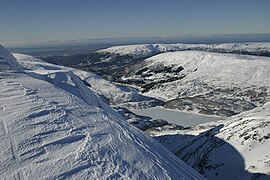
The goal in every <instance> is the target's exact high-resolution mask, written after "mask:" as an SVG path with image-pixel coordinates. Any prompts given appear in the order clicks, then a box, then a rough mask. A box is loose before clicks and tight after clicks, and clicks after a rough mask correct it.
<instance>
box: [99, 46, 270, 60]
mask: <svg viewBox="0 0 270 180" xmlns="http://www.w3.org/2000/svg"><path fill="white" fill-rule="evenodd" d="M186 50H201V51H212V52H229V53H239V54H241V53H244V54H253V55H264V56H270V43H227V44H139V45H125V46H114V47H110V48H107V49H102V50H99V51H97V52H98V53H101V54H102V53H103V54H105V53H110V54H117V55H121V56H125V55H130V56H134V57H147V56H151V55H154V54H159V53H164V52H170V51H186Z"/></svg>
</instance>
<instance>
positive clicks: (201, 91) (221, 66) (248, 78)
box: [123, 51, 270, 116]
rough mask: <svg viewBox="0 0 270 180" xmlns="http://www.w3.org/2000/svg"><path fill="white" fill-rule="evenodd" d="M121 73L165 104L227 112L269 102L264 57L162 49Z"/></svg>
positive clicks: (269, 61)
mask: <svg viewBox="0 0 270 180" xmlns="http://www.w3.org/2000/svg"><path fill="white" fill-rule="evenodd" d="M130 69H131V70H130V73H129V74H128V75H127V76H126V77H123V80H124V81H126V82H129V81H130V82H135V81H140V82H141V84H138V86H140V87H141V88H143V90H144V92H145V95H148V96H152V97H156V98H161V99H164V100H166V101H168V103H167V104H166V105H165V107H167V108H172V109H174V108H176V109H181V110H189V111H197V112H201V113H206V114H207V113H208V114H216V115H223V116H224V115H225V116H230V115H234V114H238V113H240V112H242V111H243V110H249V109H252V108H255V107H256V106H259V105H262V104H264V103H265V102H267V101H268V100H269V89H270V88H269V86H270V58H269V57H259V56H250V55H235V54H224V53H212V52H204V51H179V52H168V53H163V54H159V55H156V56H153V57H150V58H148V59H146V60H144V61H143V62H142V63H141V64H140V65H136V68H132V67H130Z"/></svg>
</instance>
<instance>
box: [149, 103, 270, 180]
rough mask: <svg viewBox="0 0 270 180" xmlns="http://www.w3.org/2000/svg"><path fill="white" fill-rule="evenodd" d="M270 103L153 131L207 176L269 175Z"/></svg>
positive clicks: (232, 177)
mask: <svg viewBox="0 0 270 180" xmlns="http://www.w3.org/2000/svg"><path fill="white" fill-rule="evenodd" d="M269 132H270V103H269V102H268V103H266V104H265V105H263V106H262V107H258V108H256V109H253V110H251V111H247V112H244V113H241V114H239V115H237V116H234V117H231V118H228V119H226V120H224V121H219V122H217V123H211V124H210V123H208V124H203V125H198V126H195V127H192V128H191V129H188V130H180V131H176V130H174V131H163V132H160V131H152V134H153V135H154V136H156V139H158V140H159V141H160V142H161V143H162V144H163V145H164V146H165V147H167V148H168V149H170V150H171V151H172V152H174V154H176V155H177V156H178V157H179V158H180V159H182V160H184V161H185V162H186V163H187V164H189V165H190V166H192V167H193V168H195V169H196V170H198V171H199V172H200V173H202V174H203V175H205V177H207V178H208V179H213V180H214V179H221V180H222V179H224V180H227V179H270V151H269V149H270V133H269Z"/></svg>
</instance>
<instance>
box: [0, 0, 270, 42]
mask: <svg viewBox="0 0 270 180" xmlns="http://www.w3.org/2000/svg"><path fill="white" fill-rule="evenodd" d="M269 7H270V0H1V2H0V23H1V26H0V42H1V43H4V44H5V43H12V42H31V41H52V40H72V39H92V38H108V37H113V38H114V37H150V36H174V35H200V34H246V33H270V23H269V22H270V10H269Z"/></svg>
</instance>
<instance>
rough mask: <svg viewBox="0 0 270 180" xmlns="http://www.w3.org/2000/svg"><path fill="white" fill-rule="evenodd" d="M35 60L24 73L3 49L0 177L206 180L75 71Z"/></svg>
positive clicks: (1, 59) (0, 53) (0, 93)
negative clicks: (135, 126) (123, 116)
mask: <svg viewBox="0 0 270 180" xmlns="http://www.w3.org/2000/svg"><path fill="white" fill-rule="evenodd" d="M17 58H18V59H23V58H24V59H27V58H28V60H29V56H22V55H21V56H20V57H18V56H17ZM30 59H31V61H30V60H29V61H28V64H31V63H32V64H33V65H32V66H31V67H37V66H36V65H37V64H39V66H40V67H39V68H37V69H35V70H32V69H31V68H29V69H25V72H22V68H21V67H20V66H19V65H18V62H17V61H16V59H15V58H14V57H13V56H12V55H11V54H10V53H9V52H7V51H6V50H5V49H4V48H3V47H2V46H0V62H1V63H0V84H1V86H0V108H1V109H0V113H1V120H0V141H1V143H0V174H1V178H4V179H204V178H203V177H202V176H201V175H200V174H199V173H197V172H196V171H195V170H193V169H191V168H190V167H189V166H187V165H186V164H185V163H183V162H182V161H181V160H179V159H178V158H176V157H175V156H174V155H173V154H172V153H170V152H169V151H168V150H166V149H165V148H164V147H162V146H161V145H160V144H159V143H157V142H156V141H155V140H153V139H151V138H150V137H148V136H146V135H145V134H143V133H142V132H141V131H139V130H138V129H136V128H134V127H132V126H130V125H128V124H127V123H126V122H125V121H124V120H123V118H122V117H121V116H120V115H119V114H118V113H117V112H115V111H114V110H113V109H111V108H110V107H109V105H108V104H107V103H105V102H104V101H103V100H102V99H101V98H100V97H99V96H98V95H97V94H96V93H95V92H94V91H93V90H92V89H91V88H89V87H87V86H86V85H85V83H84V82H83V81H82V80H81V79H80V78H79V77H78V76H77V75H76V72H73V71H71V70H70V69H62V68H59V69H57V67H54V68H53V69H52V68H51V67H50V66H47V64H45V63H44V64H42V63H41V62H40V61H36V59H34V58H30ZM41 65H42V66H41Z"/></svg>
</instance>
